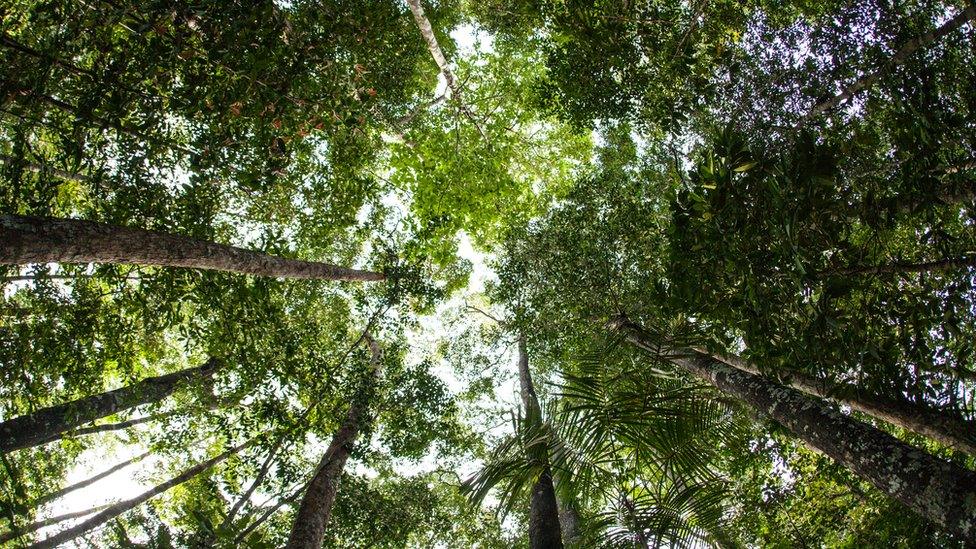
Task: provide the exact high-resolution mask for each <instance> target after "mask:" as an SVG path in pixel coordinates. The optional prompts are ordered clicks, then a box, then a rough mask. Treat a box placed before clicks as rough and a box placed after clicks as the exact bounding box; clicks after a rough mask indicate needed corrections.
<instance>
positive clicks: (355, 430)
mask: <svg viewBox="0 0 976 549" xmlns="http://www.w3.org/2000/svg"><path fill="white" fill-rule="evenodd" d="M366 342H367V344H368V345H369V350H370V355H371V367H372V372H371V377H372V378H373V380H374V381H375V380H376V378H378V377H379V375H380V373H381V371H382V356H381V352H380V347H379V344H377V343H376V341H375V340H373V338H372V337H369V335H367V336H366ZM370 392H371V388H368V389H366V391H364V393H365V394H360V395H358V396H357V398H356V400H355V401H353V403H352V404H350V406H349V411H348V412H347V414H346V421H345V422H344V423H343V424H342V427H340V428H339V430H338V431H336V434H335V435H333V437H332V442H331V443H330V444H329V448H328V449H327V450H326V451H325V454H324V455H323V456H322V460H321V461H320V462H319V465H318V468H317V469H316V471H315V476H313V477H312V480H311V481H310V482H309V483H308V488H307V489H306V490H305V496H304V497H303V498H302V503H301V505H300V506H299V508H298V512H297V513H296V514H295V520H294V522H293V523H292V527H291V534H290V535H289V536H288V544H287V546H286V547H288V549H320V548H321V547H322V539H323V538H324V537H325V527H326V525H328V523H329V519H330V518H331V517H332V505H333V504H334V503H335V498H336V490H337V489H338V488H339V477H340V476H341V475H342V470H343V468H344V467H345V465H346V460H347V459H348V458H349V451H350V450H351V449H352V445H353V443H355V442H356V437H357V436H358V435H359V427H360V422H361V421H362V419H363V416H364V414H365V413H366V409H365V408H364V407H365V406H366V405H367V404H368V401H369V399H368V398H363V397H368V394H369V393H370ZM360 401H363V402H360Z"/></svg>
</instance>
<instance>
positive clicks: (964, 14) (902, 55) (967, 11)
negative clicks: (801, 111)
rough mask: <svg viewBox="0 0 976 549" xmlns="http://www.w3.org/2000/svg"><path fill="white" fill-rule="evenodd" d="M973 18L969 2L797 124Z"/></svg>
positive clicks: (974, 6) (837, 103)
mask: <svg viewBox="0 0 976 549" xmlns="http://www.w3.org/2000/svg"><path fill="white" fill-rule="evenodd" d="M973 19H976V4H973V3H972V2H970V3H969V4H968V5H967V6H966V7H965V8H964V9H963V10H962V11H961V12H959V13H958V14H956V16H955V17H953V18H952V19H950V20H948V21H946V22H945V23H944V24H943V25H942V26H941V27H939V28H937V29H935V30H934V31H931V32H927V33H925V34H923V35H921V36H919V37H916V38H913V39H911V40H909V41H908V42H906V43H905V45H904V46H902V47H901V48H900V49H899V50H898V51H896V52H895V53H894V54H893V55H892V56H891V57H889V58H888V60H887V61H885V63H884V64H883V65H882V66H881V67H880V68H879V69H878V70H876V71H874V72H872V73H871V74H869V75H867V76H865V77H863V78H860V79H858V80H857V81H855V82H854V83H853V84H851V85H850V86H848V87H847V88H845V89H844V91H842V92H841V93H839V94H837V95H835V96H834V97H832V98H830V99H828V100H827V101H824V102H822V103H818V104H817V105H814V107H813V108H812V109H810V112H809V113H807V115H806V116H804V117H803V119H802V120H801V121H800V123H799V126H800V127H802V126H803V125H804V124H806V123H807V122H809V121H810V119H812V118H814V117H817V116H819V115H821V114H823V113H824V112H826V111H829V110H830V109H833V108H836V107H838V106H840V104H841V103H843V102H844V101H847V100H848V99H850V98H852V97H854V96H855V95H857V94H858V93H859V92H861V91H863V90H865V89H867V88H870V87H871V86H873V85H874V84H876V83H877V82H878V81H879V80H881V76H882V75H884V73H885V72H887V71H888V70H890V69H891V68H892V67H895V66H898V65H900V64H902V63H904V62H905V60H906V59H908V57H909V56H911V55H912V54H913V53H915V52H916V51H918V50H919V49H921V48H924V47H925V46H928V45H929V44H931V43H933V42H935V41H936V40H939V39H940V38H942V37H943V36H945V35H947V34H949V33H950V32H952V31H954V30H956V29H958V28H959V27H961V26H963V25H965V24H966V23H967V22H969V21H970V20H973Z"/></svg>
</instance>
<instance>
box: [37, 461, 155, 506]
mask: <svg viewBox="0 0 976 549" xmlns="http://www.w3.org/2000/svg"><path fill="white" fill-rule="evenodd" d="M150 455H152V452H151V451H150V452H144V453H142V454H139V455H138V456H134V457H131V458H129V459H127V460H125V461H123V462H122V463H118V464H116V465H114V466H112V467H109V468H108V469H106V470H104V471H102V472H101V473H98V474H97V475H93V476H91V477H88V478H86V479H85V480H82V481H79V482H76V483H74V484H72V485H71V486H65V487H64V488H62V489H60V490H56V491H54V492H51V493H50V494H46V495H44V496H41V497H39V498H38V499H37V500H36V501H35V502H34V506H35V507H39V506H41V505H44V504H45V503H47V502H49V501H54V500H56V499H59V498H62V497H64V496H66V495H68V494H70V493H71V492H74V491H75V490H80V489H82V488H84V487H86V486H90V485H92V484H95V483H96V482H98V481H100V480H102V479H103V478H105V477H107V476H109V475H111V474H112V473H115V472H117V471H121V470H122V469H125V468H126V467H128V466H130V465H132V464H133V463H137V462H140V461H142V460H144V459H146V458H147V457H149V456H150Z"/></svg>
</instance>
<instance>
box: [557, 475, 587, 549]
mask: <svg viewBox="0 0 976 549" xmlns="http://www.w3.org/2000/svg"><path fill="white" fill-rule="evenodd" d="M553 485H554V486H555V487H556V507H557V508H558V509H559V530H560V532H561V533H562V541H563V543H564V544H565V546H566V547H568V548H569V549H574V548H577V547H581V546H580V543H581V542H582V535H583V533H582V530H581V529H580V516H579V509H577V508H576V503H575V502H573V501H571V500H569V499H567V498H563V497H560V495H559V490H560V488H559V482H558V481H556V480H555V478H554V479H553Z"/></svg>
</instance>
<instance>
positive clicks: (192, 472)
mask: <svg viewBox="0 0 976 549" xmlns="http://www.w3.org/2000/svg"><path fill="white" fill-rule="evenodd" d="M257 440H258V439H256V438H254V439H251V440H250V441H248V442H245V443H244V444H241V445H239V446H237V447H235V448H231V449H230V450H227V451H226V452H224V453H222V454H220V455H219V456H217V457H215V458H213V459H209V460H207V461H204V462H202V463H198V464H196V465H194V466H193V467H190V468H189V469H187V470H185V471H183V472H182V473H180V474H179V475H177V476H175V477H173V478H171V479H169V480H167V481H166V482H164V483H162V484H157V485H156V486H155V487H153V488H152V489H151V490H149V491H146V492H143V493H142V494H139V495H138V496H136V497H134V498H132V499H127V500H125V501H120V502H119V503H115V504H113V505H111V506H109V507H108V508H107V509H105V510H104V511H102V512H100V513H98V514H97V515H95V516H94V517H92V518H90V519H88V520H86V521H84V522H82V523H81V524H78V525H76V526H72V527H71V528H68V529H67V530H64V531H63V532H58V533H57V534H55V535H53V536H51V537H49V538H46V539H44V540H41V541H39V542H37V543H35V544H34V545H31V546H30V549H48V548H49V547H57V546H58V545H61V544H63V543H67V542H69V541H71V540H73V539H75V538H77V537H78V536H80V535H82V534H84V533H86V532H89V531H91V530H94V529H95V528H98V527H99V526H101V525H103V524H105V523H107V522H108V521H110V520H112V519H114V518H115V517H117V516H119V515H121V514H122V513H125V512H126V511H129V510H130V509H134V508H136V507H138V506H139V505H142V504H143V503H145V502H147V501H149V500H150V499H152V498H154V497H156V496H158V495H159V494H162V493H163V492H165V491H167V490H169V489H170V488H172V487H174V486H179V485H180V484H183V483H184V482H186V481H188V480H190V479H191V478H193V477H195V476H197V475H199V474H200V473H202V472H204V471H206V470H208V469H210V468H211V467H213V466H214V465H217V464H218V463H220V462H222V461H224V460H225V459H227V458H229V457H231V456H233V455H235V454H237V453H239V452H240V451H241V450H243V449H244V448H247V447H248V446H251V445H252V444H254V443H255V442H257Z"/></svg>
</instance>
